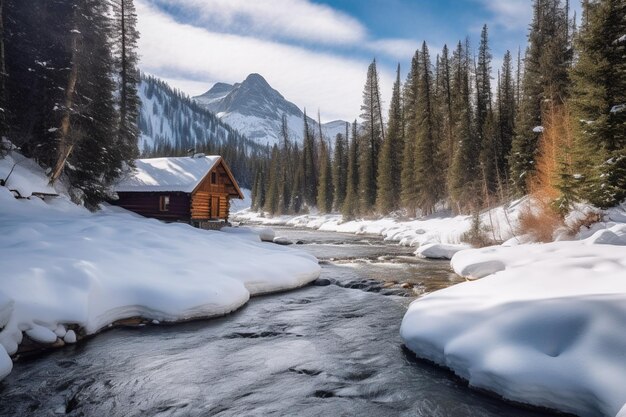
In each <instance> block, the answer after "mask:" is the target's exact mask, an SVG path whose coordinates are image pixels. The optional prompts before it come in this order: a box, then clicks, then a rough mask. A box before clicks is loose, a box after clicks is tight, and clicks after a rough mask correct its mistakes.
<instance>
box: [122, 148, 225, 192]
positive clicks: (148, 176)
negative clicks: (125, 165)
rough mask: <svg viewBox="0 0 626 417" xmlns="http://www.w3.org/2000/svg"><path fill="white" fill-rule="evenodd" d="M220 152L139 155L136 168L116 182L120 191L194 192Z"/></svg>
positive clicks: (218, 159) (218, 157) (218, 158)
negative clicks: (173, 155)
mask: <svg viewBox="0 0 626 417" xmlns="http://www.w3.org/2000/svg"><path fill="white" fill-rule="evenodd" d="M220 159H221V157H220V156H218V155H211V156H206V155H196V156H193V157H176V158H150V159H137V160H136V161H135V167H136V168H135V169H134V170H133V171H131V172H130V173H129V174H128V175H126V176H124V177H122V179H121V180H120V181H119V182H118V183H117V184H116V185H115V186H114V189H115V191H117V192H151V191H173V192H177V191H179V192H185V193H191V192H192V191H193V190H195V189H196V187H197V186H198V184H200V182H201V181H202V179H203V178H204V177H206V175H207V174H208V173H209V172H210V171H211V170H212V169H213V168H214V167H215V166H216V165H217V163H218V162H219V161H220Z"/></svg>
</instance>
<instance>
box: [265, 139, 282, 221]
mask: <svg viewBox="0 0 626 417" xmlns="http://www.w3.org/2000/svg"><path fill="white" fill-rule="evenodd" d="M280 162H281V157H280V150H279V149H278V145H276V144H274V146H273V147H272V155H271V157H270V167H269V178H268V183H267V194H266V195H265V206H264V210H265V211H267V212H268V213H269V214H270V215H272V216H273V215H275V214H278V212H279V208H280V190H281V189H282V172H283V171H282V166H281V163H280Z"/></svg>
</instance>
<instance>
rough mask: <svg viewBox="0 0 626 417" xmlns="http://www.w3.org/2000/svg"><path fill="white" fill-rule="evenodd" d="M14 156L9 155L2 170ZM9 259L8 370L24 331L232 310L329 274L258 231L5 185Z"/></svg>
mask: <svg viewBox="0 0 626 417" xmlns="http://www.w3.org/2000/svg"><path fill="white" fill-rule="evenodd" d="M7 163H10V161H7V160H6V159H4V160H0V168H4V166H5V165H6V164H7ZM33 171H35V176H36V177H43V173H41V172H36V170H35V168H33V167H31V171H30V173H32V172H33ZM18 177H19V176H18ZM22 179H23V178H22ZM25 181H26V182H28V180H25ZM0 265H2V271H1V275H2V285H1V287H0V291H1V293H0V328H2V327H3V328H2V330H1V331H0V377H2V376H5V375H6V374H7V373H8V372H9V371H10V360H9V359H8V355H7V353H8V354H14V353H15V352H16V351H17V349H18V345H19V344H20V343H21V342H22V339H23V337H24V334H25V335H27V336H28V337H29V338H30V339H33V340H35V341H39V342H41V343H50V342H54V341H56V340H57V337H61V336H60V334H63V337H64V338H65V339H66V340H65V341H66V342H70V343H71V342H72V339H73V340H75V336H76V335H75V334H74V333H73V332H72V331H68V332H65V331H64V328H60V325H62V324H72V325H75V326H76V327H78V328H80V329H82V331H84V332H85V333H87V334H91V333H94V332H97V331H98V330H99V329H101V328H103V327H105V326H107V325H108V324H110V323H113V322H115V321H117V320H120V319H124V318H130V317H137V316H141V317H144V318H149V319H154V320H158V321H160V322H163V321H179V320H187V319H192V318H198V317H211V316H217V315H223V314H226V313H229V312H231V311H233V310H235V309H237V308H239V307H240V306H242V305H243V304H245V303H246V302H247V300H248V299H249V297H250V296H251V295H255V294H263V293H268V292H274V291H281V290H287V289H292V288H296V287H299V286H302V285H304V284H307V283H308V282H311V281H313V280H315V279H316V278H317V277H318V276H319V273H320V267H319V265H318V264H317V260H316V259H315V258H314V257H312V256H311V255H309V254H306V253H302V252H299V251H297V250H293V249H290V248H285V247H282V246H279V245H274V244H268V243H262V242H260V241H259V239H258V237H256V240H254V239H250V238H249V236H246V235H236V234H228V233H222V232H212V231H204V230H199V229H194V228H192V227H190V226H188V225H183V224H164V223H161V222H159V221H156V220H150V219H144V218H140V217H138V216H136V215H134V214H131V213H128V212H124V211H121V210H119V209H115V210H113V209H109V208H106V207H105V208H104V210H102V211H101V212H99V213H97V214H93V213H90V212H88V211H86V210H84V209H82V208H80V207H78V206H76V205H73V204H72V203H70V202H69V201H68V200H66V199H65V198H63V197H60V198H57V199H54V200H52V201H50V202H49V203H46V202H44V201H42V200H40V199H38V198H33V199H31V200H16V199H15V198H14V197H13V195H12V193H11V192H10V191H9V190H8V189H7V188H5V187H0Z"/></svg>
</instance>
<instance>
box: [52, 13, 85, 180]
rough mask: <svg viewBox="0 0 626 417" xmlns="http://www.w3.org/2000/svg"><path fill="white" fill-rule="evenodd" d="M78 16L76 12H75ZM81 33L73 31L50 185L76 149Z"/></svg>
mask: <svg viewBox="0 0 626 417" xmlns="http://www.w3.org/2000/svg"><path fill="white" fill-rule="evenodd" d="M74 16H76V11H74ZM79 35H80V32H79V31H78V30H76V29H74V30H73V31H72V69H71V71H70V77H69V79H68V82H67V88H66V89H65V114H64V115H63V118H62V119H61V128H60V134H59V148H58V159H57V163H56V165H55V167H54V170H53V171H52V175H51V176H50V184H54V182H55V181H56V180H57V179H58V178H59V177H60V176H61V174H62V173H63V168H65V164H66V163H67V159H68V158H69V156H70V155H71V154H72V150H73V149H74V141H72V140H70V137H69V136H70V135H69V134H70V118H71V114H72V106H73V105H74V93H75V92H76V81H77V80H78V37H79Z"/></svg>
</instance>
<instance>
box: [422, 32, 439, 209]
mask: <svg viewBox="0 0 626 417" xmlns="http://www.w3.org/2000/svg"><path fill="white" fill-rule="evenodd" d="M420 58H421V60H420V64H421V72H420V77H419V81H418V99H417V105H416V117H417V119H416V145H415V182H416V183H417V189H418V194H417V205H418V208H420V209H421V211H422V213H424V214H430V213H432V212H434V210H435V205H436V204H437V202H438V201H439V200H440V199H441V198H443V195H444V190H445V184H444V183H443V182H442V181H441V178H442V177H443V170H442V169H441V156H440V154H439V150H440V142H441V139H440V134H439V123H438V120H437V114H436V109H435V106H434V104H435V96H434V92H433V89H434V85H435V83H434V80H433V73H432V68H431V61H430V54H429V52H428V47H427V46H426V42H424V43H423V45H422V52H421V57H420Z"/></svg>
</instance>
